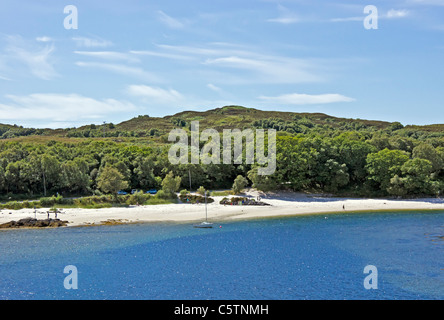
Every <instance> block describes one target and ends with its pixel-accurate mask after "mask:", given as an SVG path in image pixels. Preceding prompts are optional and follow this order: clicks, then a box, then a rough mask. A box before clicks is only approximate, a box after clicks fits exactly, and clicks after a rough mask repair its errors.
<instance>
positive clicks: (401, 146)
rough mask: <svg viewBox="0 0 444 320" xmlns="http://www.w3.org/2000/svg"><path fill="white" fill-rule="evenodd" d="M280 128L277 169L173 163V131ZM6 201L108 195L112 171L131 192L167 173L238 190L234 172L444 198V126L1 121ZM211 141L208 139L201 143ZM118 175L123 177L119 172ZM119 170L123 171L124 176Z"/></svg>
mask: <svg viewBox="0 0 444 320" xmlns="http://www.w3.org/2000/svg"><path fill="white" fill-rule="evenodd" d="M196 120H197V121H199V124H200V130H204V129H207V128H213V129H216V130H218V132H220V133H221V134H222V132H223V129H246V128H251V129H253V131H254V129H275V130H277V154H276V159H277V161H276V171H275V173H274V174H273V175H270V176H259V175H257V164H253V165H251V164H246V163H243V164H233V163H232V164H208V165H205V164H181V165H172V164H171V163H170V162H169V160H168V150H169V147H170V145H169V144H170V143H169V142H168V133H169V132H170V131H171V130H172V129H174V128H182V129H184V130H186V131H189V130H190V124H191V122H192V121H196ZM0 137H1V139H0V197H1V198H2V199H3V200H6V199H9V198H12V199H17V198H20V197H22V198H38V197H40V196H43V195H53V194H56V193H59V194H61V195H64V196H72V195H91V194H96V195H101V194H102V193H108V192H105V191H104V190H103V188H102V189H101V188H100V185H99V182H100V181H103V180H104V177H103V176H102V175H104V172H105V171H106V170H105V168H107V167H112V168H114V169H116V170H117V171H118V173H119V174H120V175H121V179H122V181H124V182H126V183H124V184H121V185H122V186H125V187H126V190H131V189H142V190H148V189H150V188H157V189H160V188H162V181H163V180H164V179H165V177H166V176H167V174H168V173H171V174H172V175H173V176H174V177H180V179H179V180H180V183H179V188H180V189H184V188H187V189H189V188H190V183H189V173H191V177H192V179H191V189H194V190H195V189H197V188H199V187H200V186H203V187H204V188H205V189H209V190H211V189H219V188H231V187H232V185H233V181H234V180H235V178H236V177H238V176H239V175H240V176H243V177H245V178H248V183H249V185H250V186H254V187H257V188H259V189H262V190H270V189H280V188H286V189H291V190H295V191H316V192H329V193H334V194H338V195H356V196H388V195H389V196H406V197H411V196H439V195H440V194H442V193H443V191H444V125H442V124H434V125H428V126H413V125H412V126H403V125H402V124H401V123H399V122H392V123H391V122H384V121H374V120H362V119H345V118H336V117H332V116H328V115H325V114H322V113H292V112H277V111H261V110H257V109H252V108H244V107H240V106H227V107H223V108H217V109H213V110H208V111H204V112H197V111H185V112H181V113H178V114H175V115H171V116H166V117H163V118H156V117H149V116H148V115H144V116H138V117H136V118H133V119H131V120H128V121H124V122H122V123H119V124H112V123H108V124H104V125H94V124H91V125H85V126H82V127H79V128H68V129H56V130H53V129H33V128H22V127H19V126H11V125H0ZM203 144H205V142H201V146H202V145H203ZM115 175H116V174H115ZM120 175H119V177H120Z"/></svg>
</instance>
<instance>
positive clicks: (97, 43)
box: [72, 37, 113, 48]
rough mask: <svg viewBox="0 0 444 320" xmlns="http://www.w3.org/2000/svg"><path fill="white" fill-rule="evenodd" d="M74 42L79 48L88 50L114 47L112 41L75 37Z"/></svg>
mask: <svg viewBox="0 0 444 320" xmlns="http://www.w3.org/2000/svg"><path fill="white" fill-rule="evenodd" d="M72 40H74V42H75V43H76V45H77V46H78V47H86V48H96V47H98V48H106V47H110V46H112V45H113V43H112V42H111V41H108V40H104V39H100V38H95V39H94V38H87V37H73V38H72Z"/></svg>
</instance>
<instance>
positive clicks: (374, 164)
mask: <svg viewBox="0 0 444 320" xmlns="http://www.w3.org/2000/svg"><path fill="white" fill-rule="evenodd" d="M408 160H409V157H408V156H407V155H406V154H405V153H404V152H402V151H400V150H389V149H384V150H381V151H379V152H377V153H370V154H369V155H368V156H367V165H366V169H367V172H368V179H369V180H371V181H374V182H375V183H376V184H377V187H379V188H380V189H381V190H382V191H383V192H384V193H386V192H387V191H388V190H387V189H388V188H389V187H390V180H391V179H392V178H393V177H394V176H395V175H401V173H402V171H401V167H402V165H403V164H404V163H406V162H407V161H408Z"/></svg>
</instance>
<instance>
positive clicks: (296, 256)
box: [0, 212, 444, 299]
mask: <svg viewBox="0 0 444 320" xmlns="http://www.w3.org/2000/svg"><path fill="white" fill-rule="evenodd" d="M221 226H222V227H221V228H219V224H217V227H216V228H213V229H195V228H192V226H191V225H189V224H161V223H159V224H137V225H118V226H100V227H82V228H59V229H47V230H8V231H3V232H0V299H443V298H444V241H443V239H441V238H440V236H444V212H429V213H424V212H423V213H420V212H409V213H389V212H387V213H359V214H356V213H355V214H329V215H326V216H324V215H316V216H303V217H292V218H278V219H262V220H249V221H241V222H229V223H226V222H224V223H223V224H221ZM67 265H74V266H76V268H77V270H78V289H76V290H73V289H71V290H67V289H65V287H64V279H65V277H66V276H67V274H64V273H63V270H64V268H65V266H67ZM367 265H374V266H375V267H376V268H377V270H378V288H377V289H373V290H367V289H365V288H364V279H365V277H366V276H367V274H364V273H363V271H364V268H365V266H367Z"/></svg>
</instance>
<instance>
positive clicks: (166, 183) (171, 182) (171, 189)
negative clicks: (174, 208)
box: [162, 171, 182, 198]
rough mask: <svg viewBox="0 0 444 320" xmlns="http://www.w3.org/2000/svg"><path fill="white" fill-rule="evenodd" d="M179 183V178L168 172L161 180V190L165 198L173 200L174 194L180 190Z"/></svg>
mask: <svg viewBox="0 0 444 320" xmlns="http://www.w3.org/2000/svg"><path fill="white" fill-rule="evenodd" d="M181 181H182V178H181V177H174V174H173V172H172V171H170V172H169V173H168V174H167V175H166V176H165V178H164V179H163V180H162V190H163V192H164V193H165V195H166V196H167V197H170V198H174V197H175V192H176V191H177V190H179V188H180V183H181Z"/></svg>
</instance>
